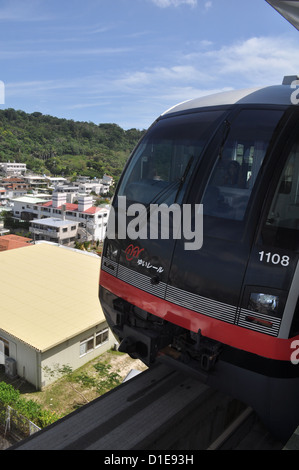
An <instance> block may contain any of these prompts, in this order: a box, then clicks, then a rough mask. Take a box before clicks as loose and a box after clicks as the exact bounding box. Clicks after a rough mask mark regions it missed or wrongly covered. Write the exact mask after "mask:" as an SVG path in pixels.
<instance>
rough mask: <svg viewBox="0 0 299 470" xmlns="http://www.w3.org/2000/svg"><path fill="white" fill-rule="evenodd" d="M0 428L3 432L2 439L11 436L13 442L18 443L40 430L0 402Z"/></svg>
mask: <svg viewBox="0 0 299 470" xmlns="http://www.w3.org/2000/svg"><path fill="white" fill-rule="evenodd" d="M0 426H1V428H2V430H3V432H2V435H3V437H4V438H7V437H9V436H12V437H13V438H14V439H15V440H17V441H20V440H22V439H25V438H26V437H28V436H31V435H32V434H34V433H35V432H37V431H40V428H39V427H38V426H36V424H34V423H32V421H30V420H29V419H28V418H26V417H25V416H23V415H21V414H20V413H18V412H17V411H16V410H14V409H13V408H11V406H9V405H4V404H3V403H1V402H0Z"/></svg>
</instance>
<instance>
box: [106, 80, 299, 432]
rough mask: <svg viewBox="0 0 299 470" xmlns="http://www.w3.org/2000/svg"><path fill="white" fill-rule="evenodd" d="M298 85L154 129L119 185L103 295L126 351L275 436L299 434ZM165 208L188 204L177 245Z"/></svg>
mask: <svg viewBox="0 0 299 470" xmlns="http://www.w3.org/2000/svg"><path fill="white" fill-rule="evenodd" d="M298 85H299V82H297V77H285V78H284V81H283V84H282V85H277V86H269V87H264V88H260V89H251V90H241V91H229V92H224V93H218V94H215V95H211V96H206V97H202V98H199V99H194V100H191V101H188V102H184V103H181V104H179V105H177V106H174V107H173V108H171V109H170V110H168V111H166V112H165V113H164V114H163V115H161V116H160V117H159V118H158V119H157V120H156V121H155V122H154V123H153V125H152V126H151V127H150V128H149V130H148V131H147V132H146V134H145V136H144V137H143V138H142V139H141V141H140V142H139V144H138V145H137V147H136V149H135V150H134V151H133V153H132V155H131V157H130V159H129V160H128V162H127V165H126V167H125V169H124V171H123V174H122V176H121V179H120V181H119V184H118V186H117V189H116V193H115V196H114V199H113V203H112V210H111V216H110V219H109V224H108V232H107V236H106V239H105V242H104V247H103V254H102V261H101V274H100V287H99V297H100V301H101V305H102V308H103V311H104V314H105V316H106V319H107V321H108V324H109V326H110V328H111V329H112V331H113V333H114V335H115V336H116V338H117V339H118V341H119V342H120V347H119V349H120V350H121V351H125V352H127V353H128V354H130V355H131V356H132V357H134V358H139V359H141V360H142V361H143V362H144V363H145V364H147V365H148V366H151V365H152V364H154V363H155V361H157V360H163V359H164V360H169V361H170V362H173V363H175V364H177V366H178V367H184V368H186V369H188V370H190V372H192V373H198V376H199V377H200V378H201V380H204V381H205V382H206V383H207V384H208V385H210V386H211V387H214V388H216V389H219V390H221V391H223V392H225V393H228V394H230V395H231V396H233V397H236V398H237V399H240V400H242V401H243V402H245V403H247V404H249V405H250V406H252V407H253V408H254V409H255V410H256V411H257V413H258V414H259V415H260V416H261V418H262V419H263V420H264V422H265V423H266V425H267V426H268V427H269V429H270V430H271V431H272V432H273V434H275V435H277V436H279V437H280V438H287V437H288V436H289V435H290V434H291V433H292V431H293V430H294V429H295V428H296V426H297V425H299V405H298V397H299V364H298V362H299V360H298V358H299V301H298V292H299V264H298V252H299V107H298V106H296V104H297V103H298V101H299V100H298V99H297V95H298V94H299V90H297V88H296V87H297V86H298ZM140 207H144V208H145V214H143V215H142V217H141V215H140V214H139V212H138V211H140ZM162 207H164V208H165V207H167V208H169V209H170V208H172V207H174V208H176V209H178V208H179V209H180V208H181V209H182V210H181V212H180V211H178V210H177V213H178V214H179V215H180V217H181V224H180V223H178V222H177V219H176V224H175V223H174V219H175V218H176V216H175V211H171V210H169V211H168V214H167V215H168V228H169V230H168V236H164V235H163V233H162V232H163V229H164V228H165V227H164V225H165V221H162V212H163V211H161V208H162ZM188 207H189V208H190V210H189V220H190V227H189V230H187V229H186V228H185V227H184V231H182V230H181V231H180V233H179V234H178V232H177V230H178V229H179V228H180V227H181V228H182V227H183V225H184V224H183V221H182V219H183V217H184V215H185V213H184V210H183V209H185V208H188ZM136 210H137V212H136ZM159 211H160V212H159ZM155 212H156V213H157V212H159V216H158V217H156V218H153V217H152V214H153V213H155ZM186 213H187V210H186ZM136 214H137V215H138V214H139V216H138V217H136ZM164 215H165V214H164ZM134 217H135V218H134ZM187 219H188V218H187V217H186V220H187ZM153 220H155V221H156V222H157V221H158V228H157V227H156V231H155V229H153V228H152V227H150V224H151V223H152V225H153ZM198 221H200V222H201V223H200V224H199V223H197V222H198ZM179 222H180V221H179ZM185 225H186V224H185ZM133 228H134V230H135V231H134V230H133ZM129 229H131V230H129ZM134 234H135V236H134ZM197 236H198V237H197ZM192 237H193V239H194V240H193V239H192ZM196 238H197V240H196ZM192 240H193V241H192ZM192 243H193V244H192ZM297 364H298V365H297Z"/></svg>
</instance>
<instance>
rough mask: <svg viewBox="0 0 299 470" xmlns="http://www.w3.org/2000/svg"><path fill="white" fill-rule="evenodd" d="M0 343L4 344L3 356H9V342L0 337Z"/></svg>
mask: <svg viewBox="0 0 299 470" xmlns="http://www.w3.org/2000/svg"><path fill="white" fill-rule="evenodd" d="M0 341H2V343H3V344H4V354H5V356H9V342H8V341H7V340H6V339H4V338H1V336H0Z"/></svg>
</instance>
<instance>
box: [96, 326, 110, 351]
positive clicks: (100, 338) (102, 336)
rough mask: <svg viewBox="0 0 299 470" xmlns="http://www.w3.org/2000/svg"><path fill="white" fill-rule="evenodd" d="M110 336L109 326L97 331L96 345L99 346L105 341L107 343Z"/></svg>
mask: <svg viewBox="0 0 299 470" xmlns="http://www.w3.org/2000/svg"><path fill="white" fill-rule="evenodd" d="M108 338H109V331H108V328H105V329H104V330H101V331H99V332H98V333H96V342H95V347H96V348H97V347H99V346H101V345H102V344H104V343H107V341H108Z"/></svg>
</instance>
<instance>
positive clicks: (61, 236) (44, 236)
mask: <svg viewBox="0 0 299 470" xmlns="http://www.w3.org/2000/svg"><path fill="white" fill-rule="evenodd" d="M78 226H79V223H78V222H75V221H73V220H65V219H58V218H57V217H49V218H45V219H34V220H33V221H31V222H30V231H31V233H32V236H33V239H34V241H36V240H46V241H49V242H53V243H58V244H60V245H70V246H71V245H73V244H74V242H75V239H76V236H77V232H78Z"/></svg>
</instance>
